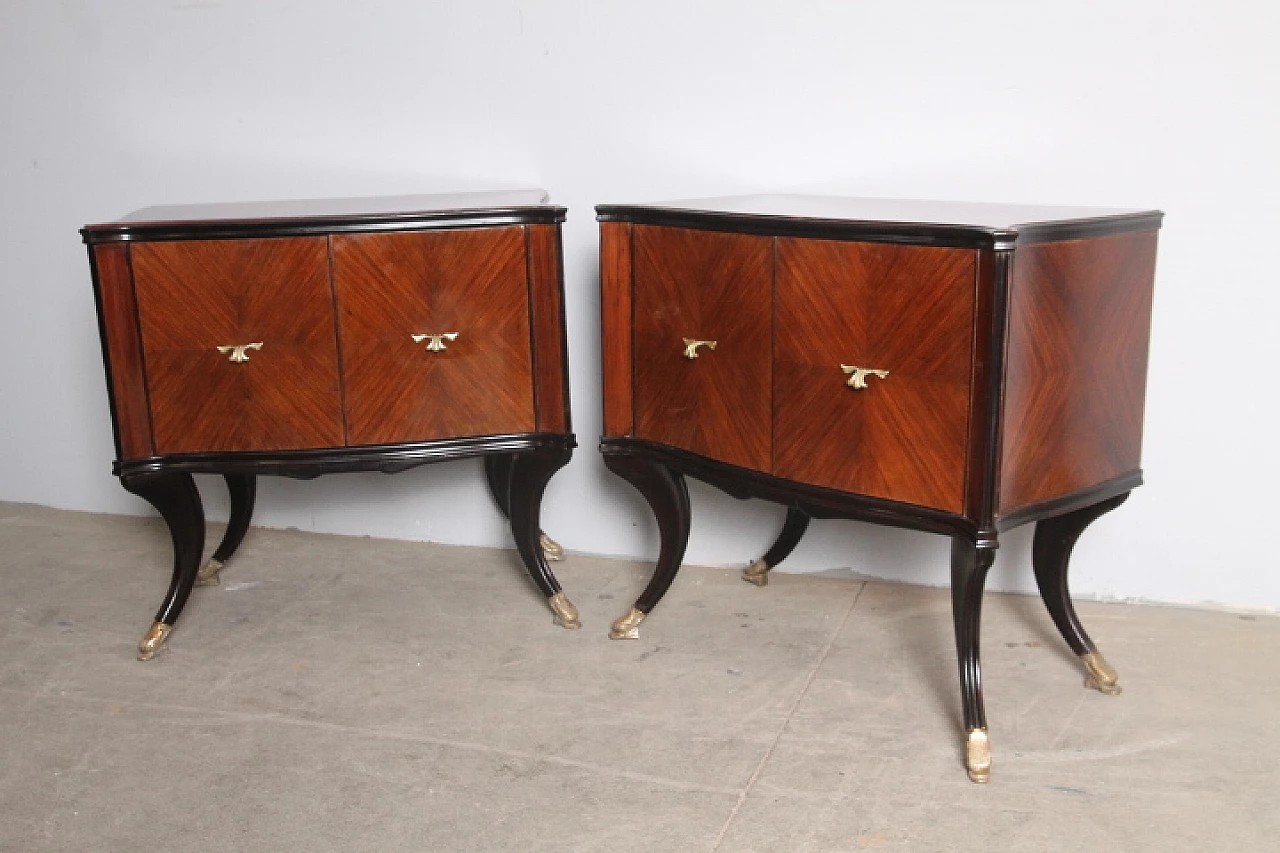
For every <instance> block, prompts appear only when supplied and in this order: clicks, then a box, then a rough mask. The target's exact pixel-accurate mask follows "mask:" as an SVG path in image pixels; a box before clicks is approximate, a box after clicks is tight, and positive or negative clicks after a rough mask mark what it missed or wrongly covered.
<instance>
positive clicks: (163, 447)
mask: <svg viewBox="0 0 1280 853" xmlns="http://www.w3.org/2000/svg"><path fill="white" fill-rule="evenodd" d="M132 252H133V271H134V282H135V286H136V290H137V298H138V314H139V318H140V321H141V327H142V344H143V350H144V352H145V357H146V369H147V385H148V389H149V392H150V400H151V413H152V422H153V424H154V428H155V450H156V452H157V453H184V452H197V451H235V450H289V449H302V448H314V447H330V446H334V445H338V444H341V443H342V440H343V433H342V416H341V401H340V399H339V391H338V367H337V359H338V356H337V346H336V341H335V338H334V330H333V308H332V296H331V293H330V288H329V264H328V251H327V243H326V241H325V239H324V238H319V237H306V238H287V239H262V240H204V241H184V242H164V243H139V244H136V245H135V246H134V247H133V250H132ZM257 341H261V342H263V347H262V349H261V350H260V351H257V352H251V353H250V354H249V361H248V362H245V363H243V364H233V363H231V362H230V361H229V360H228V356H227V355H225V354H223V353H220V352H218V350H217V347H219V346H224V345H236V344H246V343H251V342H257Z"/></svg>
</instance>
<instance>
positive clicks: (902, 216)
mask: <svg viewBox="0 0 1280 853" xmlns="http://www.w3.org/2000/svg"><path fill="white" fill-rule="evenodd" d="M613 206H615V205H608V207H613ZM616 207H625V208H661V209H664V210H688V211H700V212H708V213H725V214H737V215H743V216H769V217H791V218H798V219H827V220H845V221H851V222H903V223H912V224H928V225H956V226H962V227H965V226H967V227H974V228H991V229H1006V228H1016V227H1017V226H1019V225H1030V224H1033V223H1042V222H1061V221H1064V220H1077V219H1096V218H1101V217H1111V216H1132V215H1134V214H1140V213H1154V212H1155V211H1144V210H1122V209H1116V208H1107V207H1065V206H1047V205H1029V204H1026V205H1024V204H986V203H980V202H964V201H923V200H910V199H892V198H842V197H838V196H819V195H744V196H728V197H725V198H700V199H684V200H679V201H664V202H652V203H646V204H635V205H630V204H628V205H616Z"/></svg>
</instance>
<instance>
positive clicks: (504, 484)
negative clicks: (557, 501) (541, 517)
mask: <svg viewBox="0 0 1280 853" xmlns="http://www.w3.org/2000/svg"><path fill="white" fill-rule="evenodd" d="M515 459H516V454H511V453H494V454H491V455H489V456H486V457H485V459H484V476H485V479H486V480H488V481H489V492H490V493H491V494H492V495H493V502H494V503H496V504H497V505H498V511H499V512H501V513H502V514H503V515H504V516H506V517H507V518H511V472H512V471H513V470H514V467H515ZM538 543H539V545H541V546H542V553H543V556H545V557H546V558H547V559H548V560H551V561H552V562H559V561H560V560H563V559H564V548H562V547H560V543H559V542H557V541H555V540H554V539H552V538H551V537H550V536H548V535H547V534H546V533H543V532H542V531H541V530H539V531H538Z"/></svg>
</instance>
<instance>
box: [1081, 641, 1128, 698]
mask: <svg viewBox="0 0 1280 853" xmlns="http://www.w3.org/2000/svg"><path fill="white" fill-rule="evenodd" d="M1080 660H1081V661H1082V662H1083V663H1084V668H1085V671H1086V672H1087V673H1088V674H1087V675H1085V677H1084V686H1085V687H1092V688H1093V689H1094V690H1097V691H1100V692H1102V693H1105V694H1107V695H1108V696H1115V695H1116V694H1117V693H1119V692H1120V686H1119V685H1118V684H1116V680H1117V679H1119V678H1120V676H1119V675H1117V674H1116V671H1115V669H1113V668H1112V666H1111V664H1109V663H1107V659H1106V658H1104V657H1103V656H1102V655H1101V654H1100V653H1098V652H1090V653H1089V654H1083V655H1080Z"/></svg>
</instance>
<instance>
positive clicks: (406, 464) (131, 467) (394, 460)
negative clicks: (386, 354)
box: [113, 433, 577, 480]
mask: <svg viewBox="0 0 1280 853" xmlns="http://www.w3.org/2000/svg"><path fill="white" fill-rule="evenodd" d="M576 446H577V442H576V441H575V440H574V437H573V435H572V434H561V433H521V434H516V435H488V436H473V437H469V438H451V439H443V440H439V441H427V442H419V443H414V444H386V445H366V446H360V447H337V448H324V449H319V450H280V451H267V452H234V453H177V454H168V455H165V456H152V457H148V458H146V459H130V460H127V461H124V462H116V464H115V466H114V469H113V472H114V473H115V474H116V475H117V476H119V477H133V476H138V475H140V474H156V473H161V472H181V473H188V474H227V473H232V474H235V473H242V474H263V475H270V476H281V477H294V478H296V479H301V480H309V479H311V478H313V477H319V476H321V475H322V474H334V473H340V472H347V471H381V472H382V473H384V474H394V473H398V472H400V471H407V470H408V469H410V468H416V467H417V466H419V465H427V464H430V463H432V462H445V461H448V460H451V459H466V458H469V457H472V456H481V455H483V454H486V453H522V452H527V451H533V450H539V449H542V448H548V447H559V448H564V449H566V450H572V449H573V448H574V447H576Z"/></svg>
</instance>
